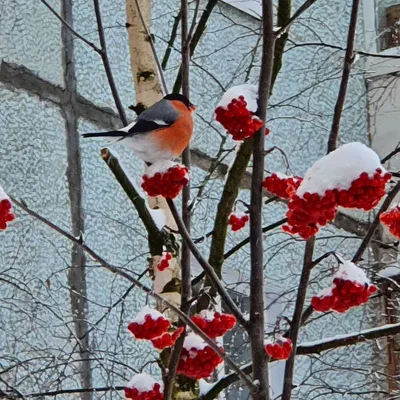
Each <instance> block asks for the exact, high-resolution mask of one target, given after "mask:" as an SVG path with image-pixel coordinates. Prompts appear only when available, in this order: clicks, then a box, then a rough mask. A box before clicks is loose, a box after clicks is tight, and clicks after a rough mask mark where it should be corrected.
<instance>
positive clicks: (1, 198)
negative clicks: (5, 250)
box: [0, 186, 15, 231]
mask: <svg viewBox="0 0 400 400" xmlns="http://www.w3.org/2000/svg"><path fill="white" fill-rule="evenodd" d="M14 219H15V217H14V214H13V213H12V204H11V201H10V198H9V197H8V196H7V194H6V193H5V191H4V190H3V188H2V187H1V186H0V231H4V230H5V229H6V228H7V225H8V224H9V223H10V222H12V221H14Z"/></svg>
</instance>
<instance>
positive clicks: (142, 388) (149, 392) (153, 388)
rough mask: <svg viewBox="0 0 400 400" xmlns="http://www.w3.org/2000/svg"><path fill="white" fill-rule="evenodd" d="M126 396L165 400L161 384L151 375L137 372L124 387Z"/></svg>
mask: <svg viewBox="0 0 400 400" xmlns="http://www.w3.org/2000/svg"><path fill="white" fill-rule="evenodd" d="M124 392H125V398H127V399H132V400H163V399H164V394H163V393H162V391H161V385H160V384H159V383H158V382H157V381H156V380H155V379H154V378H153V377H151V376H150V375H147V374H136V375H134V377H133V378H132V379H131V380H130V382H129V383H128V384H127V385H126V387H125V388H124Z"/></svg>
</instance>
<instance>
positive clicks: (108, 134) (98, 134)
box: [82, 131, 124, 139]
mask: <svg viewBox="0 0 400 400" xmlns="http://www.w3.org/2000/svg"><path fill="white" fill-rule="evenodd" d="M123 136H124V133H123V132H121V131H109V132H93V133H84V134H83V135H82V137H84V138H90V137H102V138H110V139H111V138H114V139H118V138H122V137H123Z"/></svg>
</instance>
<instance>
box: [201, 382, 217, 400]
mask: <svg viewBox="0 0 400 400" xmlns="http://www.w3.org/2000/svg"><path fill="white" fill-rule="evenodd" d="M214 385H215V383H208V382H207V381H205V380H204V379H200V380H199V390H200V393H199V394H200V397H201V396H204V395H205V394H206V393H208V392H209V391H210V390H211V389H212V388H213V387H214Z"/></svg>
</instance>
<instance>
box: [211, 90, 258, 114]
mask: <svg viewBox="0 0 400 400" xmlns="http://www.w3.org/2000/svg"><path fill="white" fill-rule="evenodd" d="M240 96H243V98H244V100H245V101H246V103H247V106H246V108H247V109H248V110H249V111H250V112H252V113H255V112H256V111H257V107H258V105H257V100H258V87H257V86H256V85H251V84H247V83H246V84H244V85H238V86H233V87H231V88H230V89H228V90H227V91H226V92H225V93H224V94H223V95H222V97H221V100H220V101H219V103H218V104H217V107H216V108H218V107H222V108H227V107H228V105H229V104H230V103H231V102H232V100H233V99H238V98H239V97H240Z"/></svg>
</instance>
